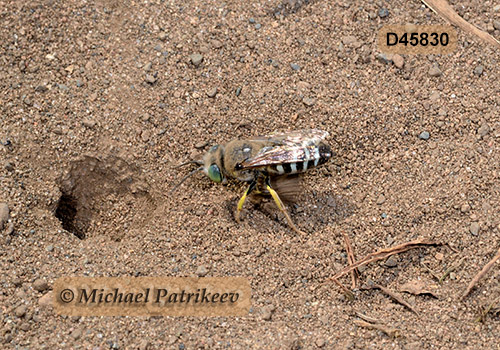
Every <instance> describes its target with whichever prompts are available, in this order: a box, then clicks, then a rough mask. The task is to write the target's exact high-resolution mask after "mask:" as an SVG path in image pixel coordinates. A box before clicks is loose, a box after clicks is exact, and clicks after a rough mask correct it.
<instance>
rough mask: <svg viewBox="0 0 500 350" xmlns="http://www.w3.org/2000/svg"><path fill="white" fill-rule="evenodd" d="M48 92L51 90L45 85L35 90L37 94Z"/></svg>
mask: <svg viewBox="0 0 500 350" xmlns="http://www.w3.org/2000/svg"><path fill="white" fill-rule="evenodd" d="M47 90H49V89H48V88H47V87H46V86H45V85H38V86H37V87H36V88H35V91H36V92H46V91H47Z"/></svg>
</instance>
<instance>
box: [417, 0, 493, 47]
mask: <svg viewBox="0 0 500 350" xmlns="http://www.w3.org/2000/svg"><path fill="white" fill-rule="evenodd" d="M422 2H423V3H424V4H425V5H427V7H429V8H430V9H431V10H433V11H434V12H436V13H437V14H438V15H439V16H441V17H443V18H444V19H445V20H447V21H448V22H450V23H451V24H454V25H456V26H458V27H460V28H462V30H465V31H466V32H467V33H472V34H474V35H476V36H477V37H479V38H480V39H482V40H484V41H485V42H487V43H489V44H491V45H493V46H495V47H496V48H497V49H499V48H500V42H499V41H498V40H497V39H495V38H494V37H493V36H491V35H490V34H488V33H486V32H485V31H482V30H481V29H479V28H477V27H475V26H474V25H472V24H470V23H469V22H467V21H466V20H465V19H463V18H462V17H460V16H459V15H458V13H456V12H455V10H454V9H453V7H451V6H450V4H449V3H448V1H446V0H422Z"/></svg>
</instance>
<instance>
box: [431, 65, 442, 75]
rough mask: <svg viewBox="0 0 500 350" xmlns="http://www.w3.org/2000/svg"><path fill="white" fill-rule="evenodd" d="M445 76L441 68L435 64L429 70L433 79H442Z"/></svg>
mask: <svg viewBox="0 0 500 350" xmlns="http://www.w3.org/2000/svg"><path fill="white" fill-rule="evenodd" d="M442 74H443V72H442V71H441V69H439V66H438V65H437V64H433V65H432V67H431V68H430V69H429V75H430V76H431V77H440V76H441V75H442Z"/></svg>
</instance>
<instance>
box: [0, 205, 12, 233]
mask: <svg viewBox="0 0 500 350" xmlns="http://www.w3.org/2000/svg"><path fill="white" fill-rule="evenodd" d="M9 218H10V214H9V206H8V205H7V203H4V202H2V203H0V230H2V229H3V228H4V227H6V226H7V222H8V221H9Z"/></svg>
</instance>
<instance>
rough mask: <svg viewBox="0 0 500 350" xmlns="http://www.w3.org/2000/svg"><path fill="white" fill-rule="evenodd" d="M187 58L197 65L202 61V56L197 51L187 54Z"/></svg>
mask: <svg viewBox="0 0 500 350" xmlns="http://www.w3.org/2000/svg"><path fill="white" fill-rule="evenodd" d="M189 59H190V60H191V63H192V64H193V65H194V66H195V67H198V66H199V65H200V64H201V62H203V56H202V55H200V54H199V53H194V54H192V55H191V56H189Z"/></svg>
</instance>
